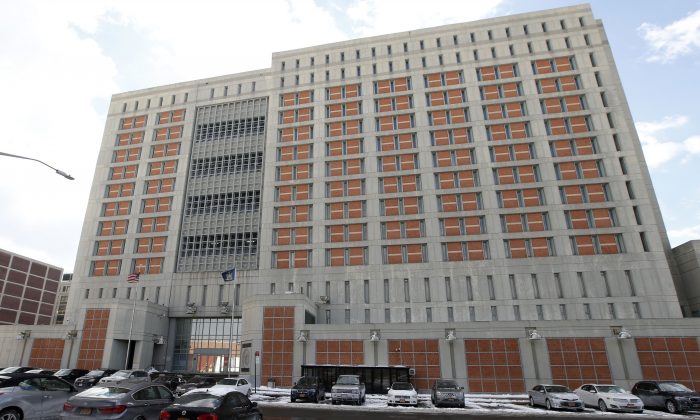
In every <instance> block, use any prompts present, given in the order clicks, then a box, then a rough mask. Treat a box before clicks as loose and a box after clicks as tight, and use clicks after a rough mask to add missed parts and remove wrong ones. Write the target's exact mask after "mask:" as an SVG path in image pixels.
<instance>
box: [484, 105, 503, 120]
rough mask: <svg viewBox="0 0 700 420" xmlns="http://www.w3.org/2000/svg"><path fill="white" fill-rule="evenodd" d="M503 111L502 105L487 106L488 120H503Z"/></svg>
mask: <svg viewBox="0 0 700 420" xmlns="http://www.w3.org/2000/svg"><path fill="white" fill-rule="evenodd" d="M503 117H504V115H503V111H502V108H501V106H500V105H498V104H494V105H486V118H487V119H489V120H497V119H500V118H503Z"/></svg>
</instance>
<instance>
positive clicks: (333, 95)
mask: <svg viewBox="0 0 700 420" xmlns="http://www.w3.org/2000/svg"><path fill="white" fill-rule="evenodd" d="M342 98H343V87H342V86H333V87H329V88H328V100H330V101H335V100H338V99H342Z"/></svg>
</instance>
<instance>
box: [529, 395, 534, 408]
mask: <svg viewBox="0 0 700 420" xmlns="http://www.w3.org/2000/svg"><path fill="white" fill-rule="evenodd" d="M534 406H535V399H534V398H532V397H530V407H534Z"/></svg>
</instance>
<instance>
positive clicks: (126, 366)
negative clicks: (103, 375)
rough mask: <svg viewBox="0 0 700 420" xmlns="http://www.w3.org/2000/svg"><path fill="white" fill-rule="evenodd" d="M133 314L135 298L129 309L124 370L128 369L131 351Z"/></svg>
mask: <svg viewBox="0 0 700 420" xmlns="http://www.w3.org/2000/svg"><path fill="white" fill-rule="evenodd" d="M134 312H136V296H134V305H133V306H132V307H131V324H129V341H128V342H127V343H126V357H125V358H124V369H127V368H128V367H129V351H131V332H132V331H133V329H134Z"/></svg>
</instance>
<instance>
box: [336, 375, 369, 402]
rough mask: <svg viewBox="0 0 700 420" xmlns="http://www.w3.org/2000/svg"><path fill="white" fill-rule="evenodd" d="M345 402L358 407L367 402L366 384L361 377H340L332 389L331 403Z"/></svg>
mask: <svg viewBox="0 0 700 420" xmlns="http://www.w3.org/2000/svg"><path fill="white" fill-rule="evenodd" d="M344 401H349V402H353V403H355V404H357V405H361V404H362V403H364V402H365V383H364V382H362V381H361V380H360V376H359V375H340V376H338V380H337V381H336V382H335V384H334V385H333V387H332V388H331V403H333V404H341V403H343V402H344Z"/></svg>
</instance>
